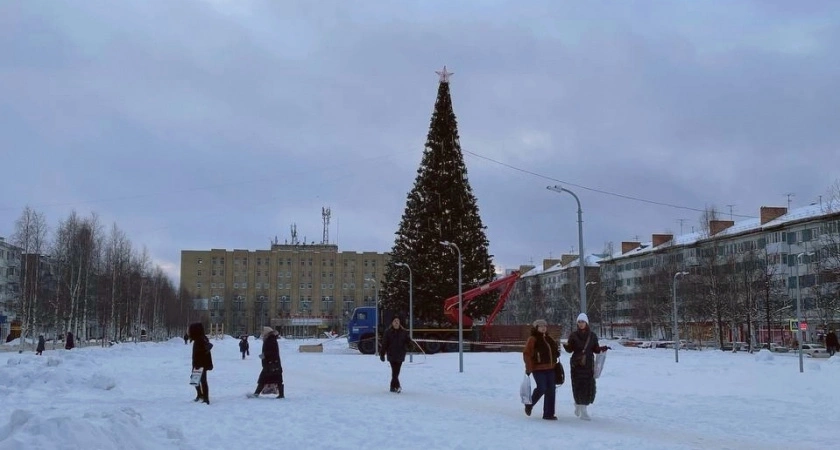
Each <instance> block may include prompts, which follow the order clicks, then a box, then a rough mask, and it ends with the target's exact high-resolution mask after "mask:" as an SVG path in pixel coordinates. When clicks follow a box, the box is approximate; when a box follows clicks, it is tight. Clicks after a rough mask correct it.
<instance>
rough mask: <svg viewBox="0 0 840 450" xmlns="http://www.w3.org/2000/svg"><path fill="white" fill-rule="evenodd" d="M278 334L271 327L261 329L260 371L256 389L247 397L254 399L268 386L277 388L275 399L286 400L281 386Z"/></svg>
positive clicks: (281, 370)
mask: <svg viewBox="0 0 840 450" xmlns="http://www.w3.org/2000/svg"><path fill="white" fill-rule="evenodd" d="M277 336H278V333H277V331H275V330H274V329H273V328H271V327H263V332H262V335H261V337H262V341H263V344H262V353H260V358H261V359H262V370H261V371H260V376H259V378H257V389H255V390H254V393H253V394H248V397H251V398H256V397H259V396H260V394H262V391H263V389H265V387H266V386H268V385H271V384H273V385H276V386H277V398H286V395H285V388H284V386H283V364H282V362H281V361H280V345H279V344H278V343H277Z"/></svg>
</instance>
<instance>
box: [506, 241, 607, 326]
mask: <svg viewBox="0 0 840 450" xmlns="http://www.w3.org/2000/svg"><path fill="white" fill-rule="evenodd" d="M604 256H606V255H587V256H586V258H584V278H585V280H586V281H585V288H586V294H587V305H588V306H590V307H588V308H587V309H588V310H589V312H590V322H591V323H593V324H595V325H594V326H596V327H599V326H600V325H599V324H598V323H597V322H599V319H600V317H599V315H598V314H597V313H595V314H592V313H593V312H595V311H597V308H591V306H592V305H596V306H597V302H598V300H599V291H598V284H599V279H600V261H601V259H602V258H603V257H604ZM579 267H580V257H579V256H578V255H574V254H564V255H561V256H560V259H545V260H543V263H542V266H541V267H535V266H533V265H526V266H521V267H520V268H519V271H520V274H521V275H520V278H519V280H518V281H517V283H516V286H515V287H514V289H513V291H512V292H511V295H510V297H508V301H507V302H506V303H505V308H504V310H503V312H502V313H501V314H500V315H499V317H498V318H497V319H496V321H497V323H499V324H506V325H520V324H525V323H531V322H532V321H534V320H536V319H545V320H547V321H548V322H550V323H551V324H557V325H561V326H562V329H563V330H564V333H565V332H567V331H569V330H570V329H571V328H570V327H571V326H572V325H573V324H574V321H575V319H576V318H577V315H578V314H579V313H580V296H579V289H578V286H579V275H578V274H579V273H580V272H579Z"/></svg>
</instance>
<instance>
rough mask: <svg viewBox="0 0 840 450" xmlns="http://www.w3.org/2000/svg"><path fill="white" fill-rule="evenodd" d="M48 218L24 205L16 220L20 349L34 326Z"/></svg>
mask: <svg viewBox="0 0 840 450" xmlns="http://www.w3.org/2000/svg"><path fill="white" fill-rule="evenodd" d="M46 237H47V221H46V219H45V218H44V215H43V214H42V213H39V212H37V211H35V210H34V209H32V208H30V207H29V206H27V207H26V208H24V210H23V212H22V213H21V215H20V217H19V218H18V220H17V221H16V222H15V232H14V234H13V235H12V243H13V244H14V245H16V246H18V247H20V249H21V253H22V260H23V261H22V262H23V264H22V266H23V289H22V290H21V301H20V302H19V303H18V310H17V313H18V317H20V320H21V332H20V337H21V339H20V348H21V349H22V348H23V344H24V341H25V340H26V337H27V336H28V335H29V333H30V332H34V331H35V327H36V326H37V322H36V317H37V315H36V311H37V310H38V286H39V282H40V280H39V268H40V257H41V253H42V252H43V251H44V247H45V246H46Z"/></svg>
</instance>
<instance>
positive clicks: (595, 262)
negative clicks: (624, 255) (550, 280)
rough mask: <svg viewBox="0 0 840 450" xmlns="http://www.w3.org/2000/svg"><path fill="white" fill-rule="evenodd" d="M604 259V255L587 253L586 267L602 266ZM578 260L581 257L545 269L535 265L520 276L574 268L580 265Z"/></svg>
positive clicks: (531, 275)
mask: <svg viewBox="0 0 840 450" xmlns="http://www.w3.org/2000/svg"><path fill="white" fill-rule="evenodd" d="M602 259H604V255H586V258H585V259H584V267H600V266H601V264H600V263H601V260H602ZM578 260H580V258H575V259H574V261H571V262H570V263H568V264H566V265H563V264H561V263H557V264H555V265H553V266H551V267H549V268H547V269H543V268H542V267H534V268H533V269H531V270H529V271H527V272H525V273H523V274H522V275H521V277H520V278H522V277H533V276H536V275H541V274H545V273H551V272H562V271H564V270H566V269H569V268H572V267H577V266H578Z"/></svg>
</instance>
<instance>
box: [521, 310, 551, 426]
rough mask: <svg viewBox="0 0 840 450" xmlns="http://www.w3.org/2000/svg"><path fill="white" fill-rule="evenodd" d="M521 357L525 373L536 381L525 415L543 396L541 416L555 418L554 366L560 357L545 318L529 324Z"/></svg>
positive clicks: (547, 418) (546, 418) (548, 418)
mask: <svg viewBox="0 0 840 450" xmlns="http://www.w3.org/2000/svg"><path fill="white" fill-rule="evenodd" d="M522 359H523V360H524V361H525V375H533V376H534V381H535V382H536V383H537V387H536V388H535V389H534V392H533V393H532V394H531V404H530V405H525V415H528V416H530V415H531V410H532V409H533V408H534V404H536V403H537V402H538V401H540V398H542V397H545V399H544V400H543V417H542V418H543V419H545V420H557V415H556V414H555V410H554V405H555V400H556V395H557V386H556V384H555V375H554V366H556V365H557V360H558V359H560V348H559V347H558V346H557V341H555V340H554V339H553V338H552V337H551V336H549V335H548V322H546V321H545V320H543V319H539V320H535V321H534V323H533V325H532V326H531V336H530V337H528V342H526V343H525V349H524V350H523V351H522Z"/></svg>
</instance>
